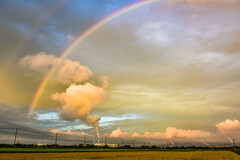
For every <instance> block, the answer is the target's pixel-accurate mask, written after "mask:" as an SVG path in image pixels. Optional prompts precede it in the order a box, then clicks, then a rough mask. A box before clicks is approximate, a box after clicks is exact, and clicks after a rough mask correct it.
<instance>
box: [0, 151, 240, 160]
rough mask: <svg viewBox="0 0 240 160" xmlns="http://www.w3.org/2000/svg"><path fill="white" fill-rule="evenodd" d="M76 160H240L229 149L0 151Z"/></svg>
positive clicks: (1, 157)
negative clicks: (65, 151)
mask: <svg viewBox="0 0 240 160" xmlns="http://www.w3.org/2000/svg"><path fill="white" fill-rule="evenodd" d="M15 159H17V160H47V159H52V160H76V159H81V160H83V159H85V160H87V159H102V160H104V159H105V160H106V159H116V160H127V159H137V160H139V159H143V160H146V159H147V160H151V159H178V160H223V159H224V160H226V159H228V160H240V156H239V155H237V154H236V153H233V152H231V151H189V152H182V151H144V152H140V151H126V152H118V151H115V152H78V153H72V152H69V153H0V160H15Z"/></svg>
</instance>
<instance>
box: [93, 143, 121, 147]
mask: <svg viewBox="0 0 240 160" xmlns="http://www.w3.org/2000/svg"><path fill="white" fill-rule="evenodd" d="M94 145H95V146H97V147H104V146H106V145H107V146H108V147H109V148H118V147H119V144H105V143H95V144H94Z"/></svg>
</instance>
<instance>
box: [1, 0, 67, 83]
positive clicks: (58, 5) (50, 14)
mask: <svg viewBox="0 0 240 160" xmlns="http://www.w3.org/2000/svg"><path fill="white" fill-rule="evenodd" d="M68 1H69V0H61V1H59V2H58V3H56V5H54V6H53V7H52V8H51V9H50V10H49V11H48V12H47V14H46V16H45V17H44V18H42V19H41V20H39V21H38V22H37V23H36V24H35V25H34V27H33V28H32V29H31V30H30V32H28V34H27V36H26V37H25V38H24V39H23V40H22V41H21V42H20V43H19V45H18V46H17V49H16V51H14V53H13V54H11V55H10V56H9V58H8V60H7V62H6V63H5V64H4V66H3V67H2V69H1V71H0V84H1V80H2V79H3V77H4V75H5V73H7V71H8V68H9V67H10V66H11V64H12V61H13V60H15V58H16V57H17V55H18V54H19V53H20V52H21V51H22V50H23V49H24V47H25V46H26V44H27V43H28V42H29V40H31V39H32V38H33V36H34V34H35V33H36V32H37V31H38V30H39V28H41V27H42V26H43V25H44V24H45V23H47V22H48V21H49V19H50V18H51V17H53V16H54V15H55V14H56V13H57V11H58V10H59V9H60V8H61V7H63V6H64V5H65V4H66V3H67V2H68Z"/></svg>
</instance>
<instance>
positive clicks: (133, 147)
mask: <svg viewBox="0 0 240 160" xmlns="http://www.w3.org/2000/svg"><path fill="white" fill-rule="evenodd" d="M134 143H135V141H134V140H133V148H134Z"/></svg>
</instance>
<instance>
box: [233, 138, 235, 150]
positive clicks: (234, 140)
mask: <svg viewBox="0 0 240 160" xmlns="http://www.w3.org/2000/svg"><path fill="white" fill-rule="evenodd" d="M233 150H235V139H233Z"/></svg>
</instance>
